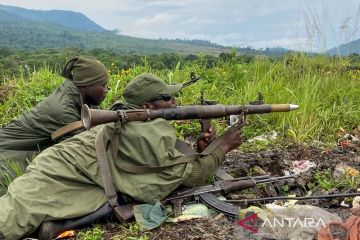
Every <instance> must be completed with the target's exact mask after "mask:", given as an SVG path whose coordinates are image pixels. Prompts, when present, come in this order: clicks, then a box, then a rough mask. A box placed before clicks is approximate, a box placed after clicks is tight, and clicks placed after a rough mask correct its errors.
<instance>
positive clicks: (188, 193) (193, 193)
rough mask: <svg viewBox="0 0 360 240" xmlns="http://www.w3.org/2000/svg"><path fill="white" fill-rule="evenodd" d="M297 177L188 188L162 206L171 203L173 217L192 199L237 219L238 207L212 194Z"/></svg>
mask: <svg viewBox="0 0 360 240" xmlns="http://www.w3.org/2000/svg"><path fill="white" fill-rule="evenodd" d="M298 176H299V175H297V174H294V175H289V176H281V177H273V176H269V175H264V176H257V177H242V178H233V179H231V180H221V181H215V182H214V184H213V185H208V186H201V187H197V188H190V189H188V190H184V191H180V192H176V193H174V194H172V195H170V196H169V197H167V198H165V199H164V200H163V201H162V202H163V203H164V204H165V203H167V202H171V203H172V204H173V207H174V213H175V216H178V215H180V214H181V205H182V203H183V201H184V200H186V199H189V198H193V199H195V201H201V202H203V203H204V204H205V205H207V206H208V207H210V208H212V209H213V210H215V211H217V212H221V213H223V214H225V215H227V216H230V217H238V216H239V211H240V207H238V206H234V205H231V204H229V203H226V202H224V201H221V200H219V199H218V198H216V197H215V195H214V193H223V194H227V193H230V192H234V191H241V190H245V189H249V188H253V187H256V185H257V184H262V183H274V182H280V181H284V180H287V179H294V178H297V177H298Z"/></svg>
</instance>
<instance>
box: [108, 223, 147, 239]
mask: <svg viewBox="0 0 360 240" xmlns="http://www.w3.org/2000/svg"><path fill="white" fill-rule="evenodd" d="M120 227H121V230H122V231H121V234H118V235H116V236H115V237H113V238H112V239H113V240H123V239H124V240H149V237H148V235H147V234H146V233H143V232H141V231H140V227H139V225H138V224H137V223H129V224H122V225H120Z"/></svg>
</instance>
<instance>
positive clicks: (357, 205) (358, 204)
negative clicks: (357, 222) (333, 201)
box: [352, 196, 360, 210]
mask: <svg viewBox="0 0 360 240" xmlns="http://www.w3.org/2000/svg"><path fill="white" fill-rule="evenodd" d="M352 208H354V209H359V210H360V196H356V197H354V200H353V201H352Z"/></svg>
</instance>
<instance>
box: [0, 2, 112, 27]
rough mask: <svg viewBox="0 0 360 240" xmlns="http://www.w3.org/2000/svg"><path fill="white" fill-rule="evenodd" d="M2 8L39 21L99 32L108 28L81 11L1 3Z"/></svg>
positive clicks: (16, 14)
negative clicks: (34, 7) (39, 8)
mask: <svg viewBox="0 0 360 240" xmlns="http://www.w3.org/2000/svg"><path fill="white" fill-rule="evenodd" d="M0 10H2V11H5V12H8V13H11V14H13V15H15V16H19V17H22V18H23V19H28V20H32V21H38V22H50V23H54V24H58V25H60V26H63V27H66V28H71V29H77V30H85V31H99V32H102V31H106V29H104V28H103V27H101V26H100V25H98V24H97V23H95V22H94V21H92V20H90V19H89V18H88V17H87V16H85V15H84V14H82V13H79V12H73V11H67V10H33V9H26V8H21V7H14V6H7V5H1V4H0Z"/></svg>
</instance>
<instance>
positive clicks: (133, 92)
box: [123, 73, 183, 106]
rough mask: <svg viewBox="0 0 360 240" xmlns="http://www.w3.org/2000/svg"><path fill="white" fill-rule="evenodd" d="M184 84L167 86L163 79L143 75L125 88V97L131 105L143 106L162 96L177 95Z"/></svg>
mask: <svg viewBox="0 0 360 240" xmlns="http://www.w3.org/2000/svg"><path fill="white" fill-rule="evenodd" d="M182 87H183V85H182V84H177V85H170V84H166V83H165V82H164V81H163V80H162V79H161V78H158V77H156V76H154V75H152V74H148V73H145V74H142V75H139V76H136V77H135V78H133V79H132V80H131V81H130V82H129V83H128V84H127V85H126V87H125V90H124V93H123V96H124V98H125V101H126V102H127V103H130V104H135V105H137V106H141V104H142V103H144V102H146V101H148V100H150V99H152V98H154V97H157V96H159V95H162V94H175V93H177V92H179V91H180V90H181V88H182Z"/></svg>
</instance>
